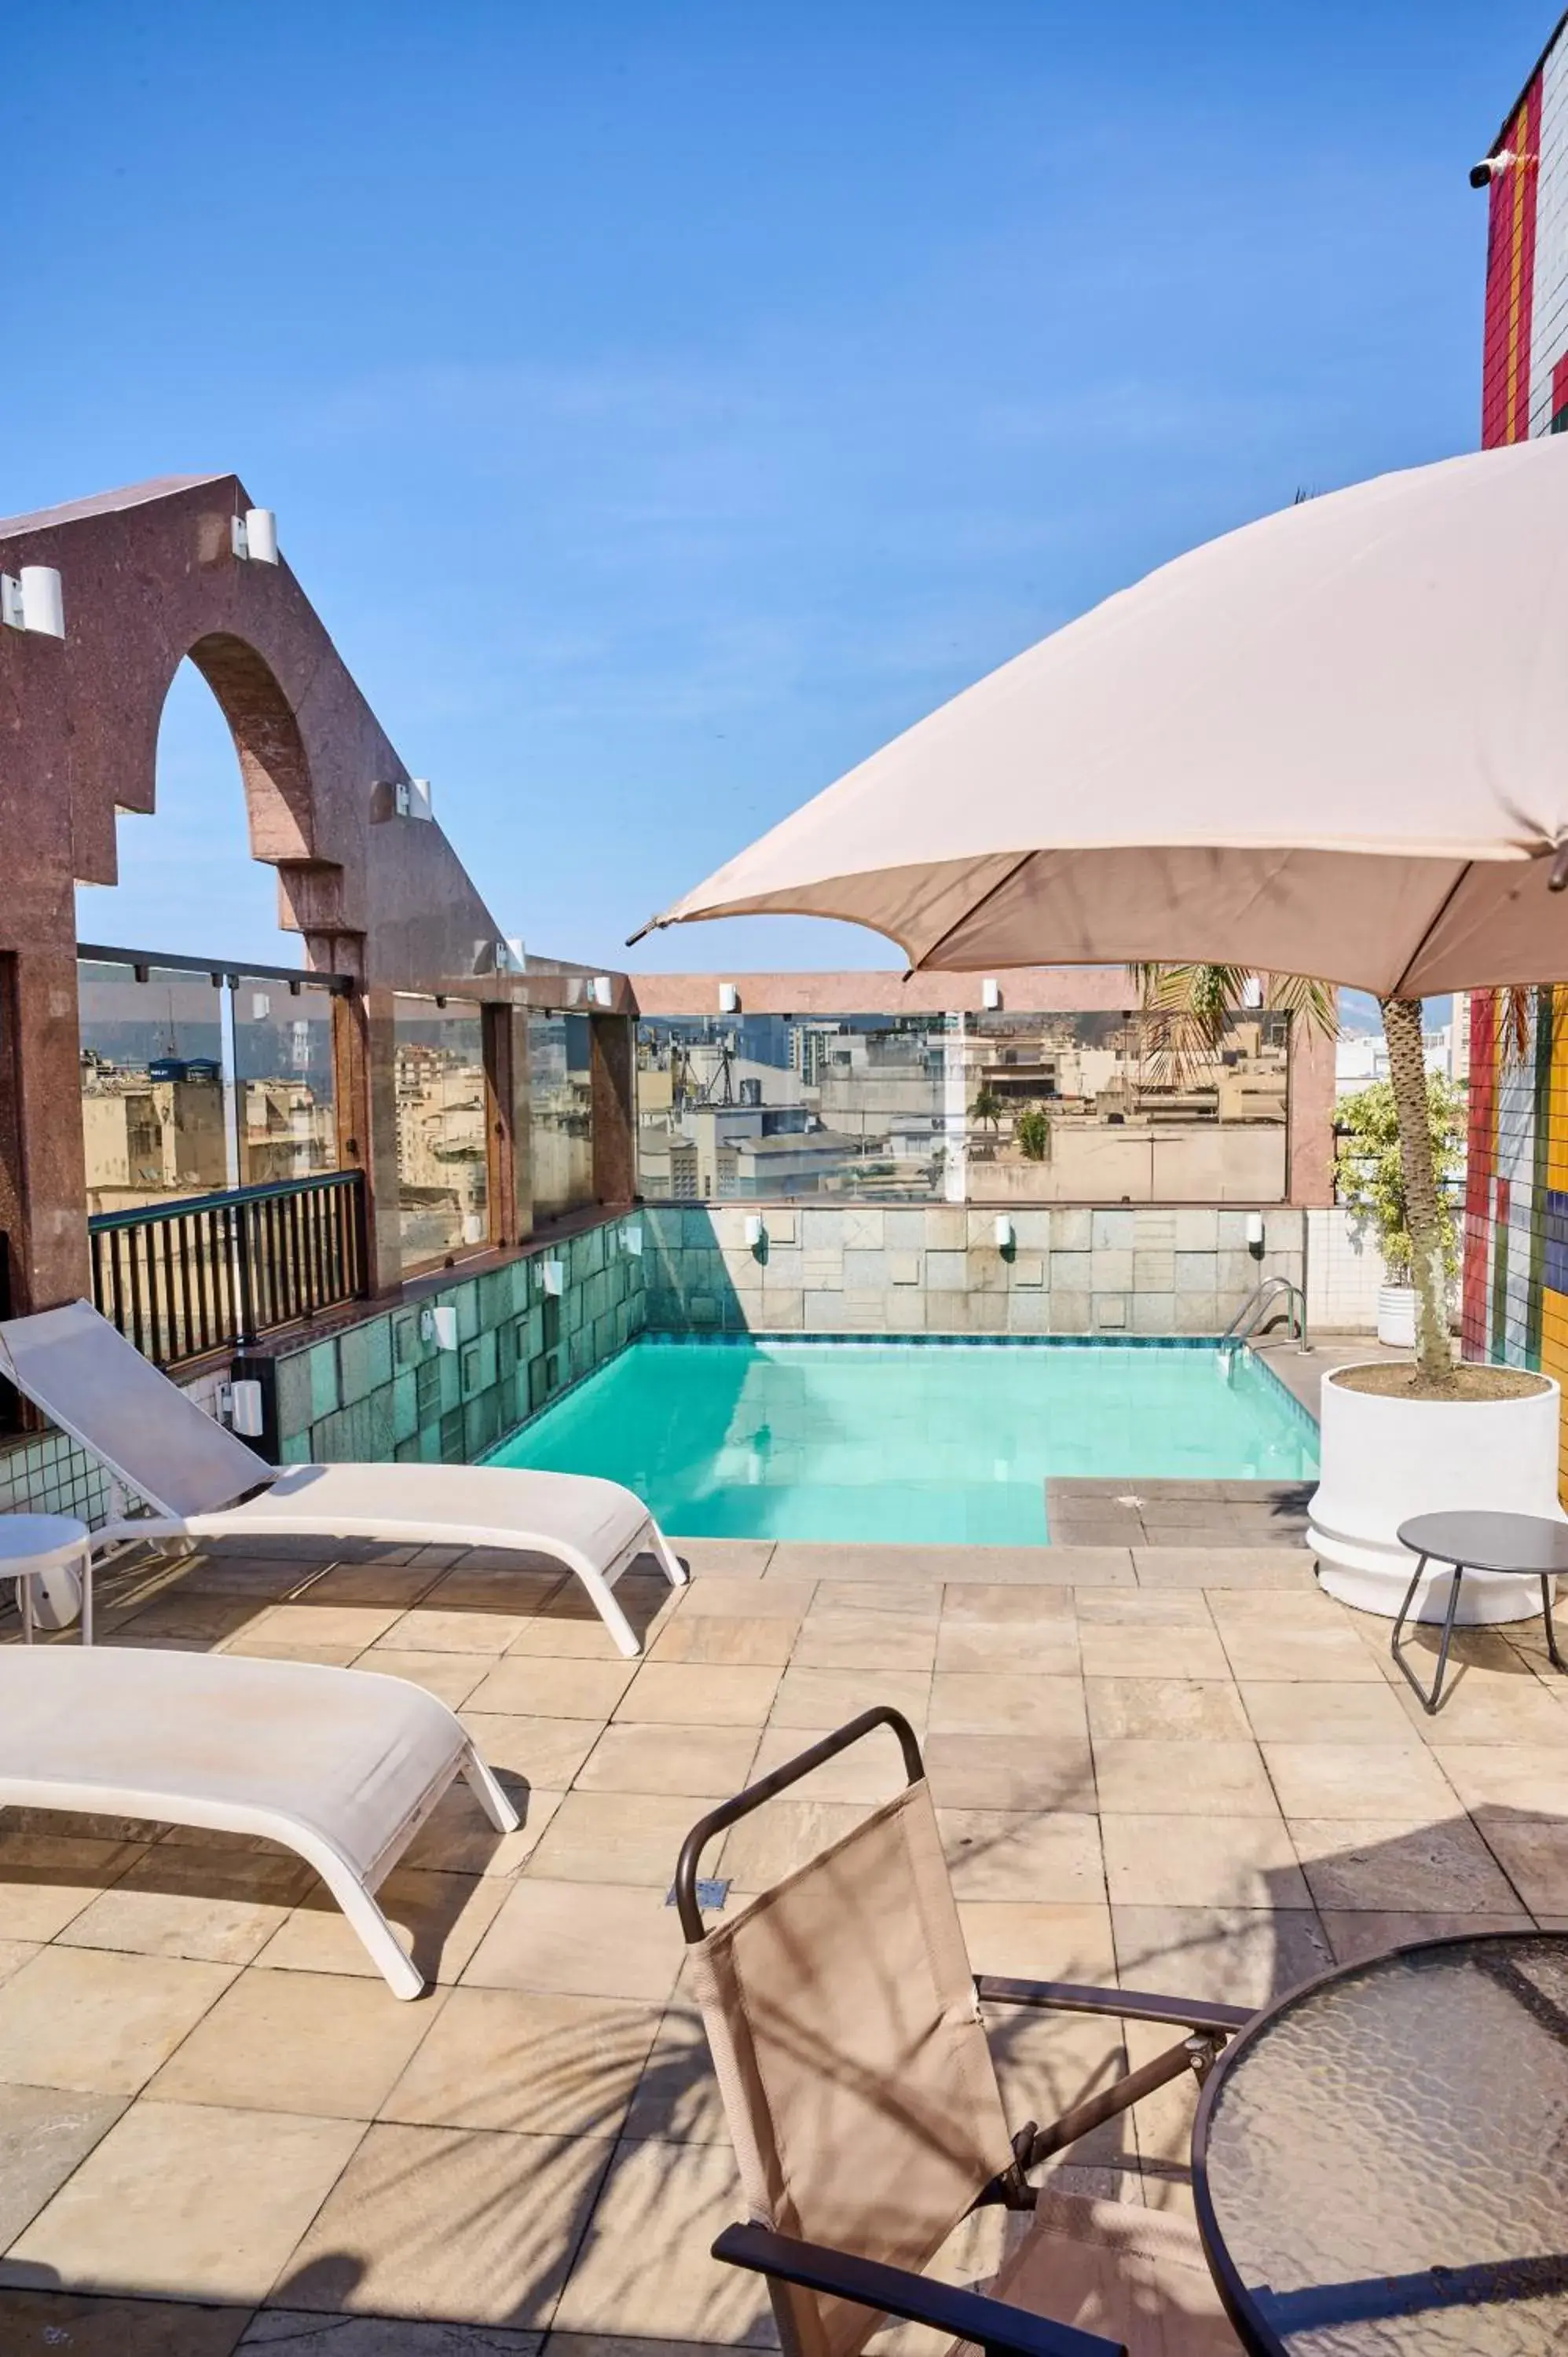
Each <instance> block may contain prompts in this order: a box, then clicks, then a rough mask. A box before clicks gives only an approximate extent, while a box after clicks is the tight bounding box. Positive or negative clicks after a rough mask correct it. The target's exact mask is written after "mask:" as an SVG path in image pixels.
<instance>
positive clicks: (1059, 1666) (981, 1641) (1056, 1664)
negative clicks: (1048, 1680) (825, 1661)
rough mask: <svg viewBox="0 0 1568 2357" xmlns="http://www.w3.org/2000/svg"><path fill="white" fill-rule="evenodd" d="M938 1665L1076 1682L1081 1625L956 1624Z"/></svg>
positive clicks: (942, 1643)
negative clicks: (1066, 1679)
mask: <svg viewBox="0 0 1568 2357" xmlns="http://www.w3.org/2000/svg"><path fill="white" fill-rule="evenodd" d="M795 1658H796V1660H797V1661H799V1660H800V1653H799V1652H797V1654H796V1656H795ZM936 1666H937V1668H938V1669H939V1670H940V1671H952V1670H956V1671H959V1672H968V1673H970V1674H980V1675H981V1676H983V1677H1016V1676H1019V1675H1022V1674H1027V1675H1031V1676H1035V1677H1058V1678H1073V1677H1076V1676H1077V1675H1078V1674H1079V1644H1078V1626H1077V1623H1076V1622H1075V1621H1072V1620H957V1619H954V1620H948V1621H947V1622H945V1623H944V1625H943V1628H942V1631H941V1635H940V1639H939V1640H938V1643H937V1651H936Z"/></svg>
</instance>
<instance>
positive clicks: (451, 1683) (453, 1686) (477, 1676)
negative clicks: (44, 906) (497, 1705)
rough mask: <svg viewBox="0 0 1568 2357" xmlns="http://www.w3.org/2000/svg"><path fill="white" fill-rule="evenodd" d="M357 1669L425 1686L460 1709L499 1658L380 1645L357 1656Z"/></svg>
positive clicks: (484, 1654) (440, 1698) (486, 1680)
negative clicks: (396, 1648) (423, 1651)
mask: <svg viewBox="0 0 1568 2357" xmlns="http://www.w3.org/2000/svg"><path fill="white" fill-rule="evenodd" d="M316 1658H317V1659H319V1658H320V1656H319V1655H317V1656H316ZM354 1667H355V1668H356V1669H358V1670H371V1671H373V1672H374V1673H375V1674H376V1675H377V1676H379V1677H383V1678H406V1679H407V1680H408V1682H409V1684H411V1685H415V1686H423V1687H424V1691H425V1693H426V1694H433V1695H435V1699H436V1701H437V1702H444V1703H445V1704H446V1707H447V1709H448V1710H458V1709H460V1708H461V1707H462V1706H463V1704H464V1703H466V1702H467V1699H468V1697H469V1695H471V1694H472V1693H473V1692H474V1691H475V1689H476V1687H478V1686H479V1685H481V1684H485V1683H487V1682H488V1680H489V1674H490V1672H491V1671H493V1670H494V1669H495V1667H496V1657H495V1655H494V1654H493V1653H413V1652H403V1651H401V1650H394V1649H393V1648H392V1647H391V1646H385V1647H383V1646H381V1645H377V1646H376V1647H375V1648H374V1649H373V1650H372V1651H371V1652H369V1653H363V1654H360V1655H357V1656H356V1658H355V1662H354Z"/></svg>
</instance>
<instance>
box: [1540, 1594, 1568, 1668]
mask: <svg viewBox="0 0 1568 2357" xmlns="http://www.w3.org/2000/svg"><path fill="white" fill-rule="evenodd" d="M1541 1617H1542V1618H1543V1620H1545V1622H1546V1651H1547V1653H1548V1655H1549V1657H1550V1659H1551V1663H1552V1668H1553V1669H1554V1670H1562V1671H1563V1672H1565V1673H1568V1662H1565V1661H1564V1660H1563V1656H1562V1654H1561V1653H1560V1652H1558V1650H1557V1631H1556V1629H1555V1628H1554V1627H1553V1625H1552V1581H1551V1578H1550V1577H1549V1575H1548V1574H1547V1573H1546V1572H1544V1571H1543V1572H1542V1573H1541Z"/></svg>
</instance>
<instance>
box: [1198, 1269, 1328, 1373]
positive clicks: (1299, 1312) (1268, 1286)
mask: <svg viewBox="0 0 1568 2357" xmlns="http://www.w3.org/2000/svg"><path fill="white" fill-rule="evenodd" d="M1282 1293H1283V1295H1284V1296H1285V1301H1286V1316H1287V1318H1288V1320H1289V1324H1290V1329H1291V1331H1292V1333H1293V1334H1294V1336H1295V1344H1296V1349H1297V1350H1298V1351H1310V1350H1311V1348H1312V1344H1311V1343H1310V1342H1309V1341H1308V1340H1307V1338H1306V1296H1305V1293H1303V1291H1302V1289H1301V1287H1300V1286H1299V1285H1295V1284H1294V1283H1293V1282H1292V1280H1291V1279H1290V1278H1289V1277H1288V1276H1265V1277H1264V1279H1263V1281H1262V1284H1261V1285H1255V1286H1253V1287H1252V1290H1251V1293H1250V1294H1249V1295H1248V1296H1247V1298H1246V1300H1245V1301H1243V1303H1242V1304H1241V1307H1240V1309H1238V1311H1237V1312H1236V1315H1235V1317H1234V1318H1232V1319H1231V1320H1230V1325H1229V1326H1227V1328H1226V1329H1225V1331H1224V1333H1223V1334H1221V1336H1220V1337H1219V1351H1220V1355H1221V1356H1222V1357H1223V1356H1224V1354H1225V1353H1226V1352H1227V1351H1230V1353H1231V1354H1232V1355H1234V1353H1235V1352H1236V1351H1239V1350H1240V1348H1241V1345H1242V1343H1243V1342H1246V1341H1249V1340H1251V1337H1252V1336H1253V1335H1254V1334H1255V1333H1256V1332H1257V1330H1258V1321H1259V1318H1261V1316H1262V1312H1263V1310H1264V1309H1265V1308H1270V1307H1272V1306H1273V1303H1274V1302H1276V1301H1277V1300H1278V1299H1279V1297H1280V1295H1281V1294H1282Z"/></svg>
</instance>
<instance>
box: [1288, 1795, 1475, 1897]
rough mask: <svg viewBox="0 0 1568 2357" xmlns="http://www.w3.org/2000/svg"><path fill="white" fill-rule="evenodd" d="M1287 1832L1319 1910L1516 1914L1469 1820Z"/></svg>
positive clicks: (1296, 1827)
mask: <svg viewBox="0 0 1568 2357" xmlns="http://www.w3.org/2000/svg"><path fill="white" fill-rule="evenodd" d="M1290 1829H1291V1835H1292V1837H1293V1839H1294V1843H1295V1846H1296V1849H1297V1852H1298V1854H1299V1856H1300V1857H1301V1862H1302V1867H1303V1869H1304V1871H1305V1875H1306V1878H1307V1881H1308V1882H1309V1883H1310V1884H1311V1886H1312V1895H1313V1898H1314V1899H1315V1900H1316V1903H1317V1905H1318V1906H1319V1907H1321V1908H1324V1909H1335V1910H1350V1909H1354V1908H1358V1907H1365V1908H1368V1909H1370V1910H1374V1911H1376V1912H1379V1913H1390V1912H1392V1911H1395V1910H1403V1909H1406V1908H1408V1909H1411V1910H1416V1911H1420V1912H1423V1913H1436V1912H1443V1913H1449V1914H1464V1913H1477V1914H1492V1915H1507V1914H1509V1913H1511V1912H1514V1911H1516V1910H1517V1909H1518V1906H1519V1898H1518V1897H1516V1895H1515V1893H1514V1891H1513V1890H1512V1889H1510V1887H1509V1882H1508V1880H1507V1878H1506V1877H1505V1876H1504V1875H1503V1874H1502V1872H1501V1871H1500V1870H1499V1868H1498V1864H1497V1861H1496V1860H1495V1858H1494V1857H1492V1855H1491V1852H1490V1851H1489V1850H1488V1849H1487V1845H1486V1843H1485V1842H1484V1841H1483V1840H1482V1839H1481V1837H1480V1835H1479V1834H1478V1833H1477V1831H1476V1828H1475V1827H1474V1825H1472V1824H1470V1822H1469V1820H1468V1818H1466V1817H1464V1816H1461V1815H1458V1814H1455V1815H1454V1816H1453V1817H1451V1818H1449V1819H1448V1820H1447V1821H1446V1822H1445V1823H1440V1824H1417V1825H1412V1824H1409V1823H1408V1822H1402V1821H1401V1820H1399V1819H1395V1818H1374V1819H1370V1820H1360V1821H1356V1822H1350V1823H1347V1822H1346V1821H1345V1820H1344V1819H1342V1818H1338V1817H1327V1818H1304V1817H1293V1818H1292V1819H1291V1821H1290ZM1520 1896H1522V1894H1520Z"/></svg>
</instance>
